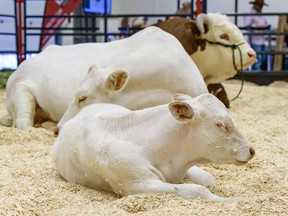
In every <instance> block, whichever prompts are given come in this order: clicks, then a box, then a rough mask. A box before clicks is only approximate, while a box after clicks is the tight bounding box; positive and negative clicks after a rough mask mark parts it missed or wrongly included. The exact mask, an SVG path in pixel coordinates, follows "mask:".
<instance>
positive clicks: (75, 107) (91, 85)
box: [55, 65, 129, 135]
mask: <svg viewBox="0 0 288 216" xmlns="http://www.w3.org/2000/svg"><path fill="white" fill-rule="evenodd" d="M128 80H129V75H128V73H127V72H126V71H124V70H122V69H117V70H114V69H111V68H101V69H99V68H97V67H96V66H95V65H92V66H90V68H89V70H88V73H87V76H86V78H85V80H84V82H83V83H82V85H81V86H80V88H79V89H78V90H77V92H76V94H75V98H74V99H73V100H72V101H71V103H70V105H69V107H68V108H67V110H66V112H65V113H64V115H63V117H62V118H61V120H60V122H59V123H58V124H57V128H56V130H55V135H58V132H59V130H60V129H61V127H62V126H63V124H64V123H65V122H66V121H68V120H69V119H71V118H73V117H74V116H75V115H76V114H77V113H78V112H80V110H81V109H82V108H83V107H85V106H88V105H90V104H94V103H109V102H110V99H111V97H112V96H113V94H114V93H117V92H119V91H121V90H122V89H123V88H125V86H126V84H127V82H128Z"/></svg>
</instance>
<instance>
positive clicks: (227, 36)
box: [220, 33, 230, 41]
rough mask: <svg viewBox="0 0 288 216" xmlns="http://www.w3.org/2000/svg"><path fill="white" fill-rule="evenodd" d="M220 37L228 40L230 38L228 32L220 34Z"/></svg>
mask: <svg viewBox="0 0 288 216" xmlns="http://www.w3.org/2000/svg"><path fill="white" fill-rule="evenodd" d="M220 38H221V39H223V40H227V41H229V40H230V38H229V35H228V34H226V33H223V34H221V35H220Z"/></svg>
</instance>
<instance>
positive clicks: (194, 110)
mask: <svg viewBox="0 0 288 216" xmlns="http://www.w3.org/2000/svg"><path fill="white" fill-rule="evenodd" d="M169 109H170V112H171V114H172V115H173V116H174V117H175V118H176V120H178V121H180V122H182V123H184V125H183V126H182V127H181V131H182V132H181V133H185V131H186V133H190V137H189V134H188V138H187V139H186V140H187V141H186V142H187V143H188V144H187V145H190V146H191V143H193V144H192V146H191V149H190V150H189V151H188V152H190V153H187V154H192V155H193V157H194V158H195V157H196V158H197V159H196V160H197V162H199V163H201V162H202V163H207V162H208V163H210V162H212V163H220V164H221V163H225V164H236V165H243V164H245V163H247V162H248V161H249V160H250V159H251V158H252V157H253V156H254V154H255V151H254V149H253V147H251V146H250V145H249V144H248V143H247V141H246V140H245V139H244V137H243V136H242V135H241V134H240V132H239V131H238V129H237V128H236V126H235V125H234V124H233V122H232V120H231V118H230V117H229V115H228V112H227V109H226V108H225V106H224V105H223V103H221V101H219V100H218V99H217V98H216V97H215V96H213V95H212V94H202V95H200V96H198V97H196V98H191V97H190V96H188V95H182V94H180V95H176V96H175V97H174V101H173V102H171V103H170V104H169ZM187 150H188V149H187Z"/></svg>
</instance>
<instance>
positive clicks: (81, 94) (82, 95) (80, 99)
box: [75, 90, 88, 107]
mask: <svg viewBox="0 0 288 216" xmlns="http://www.w3.org/2000/svg"><path fill="white" fill-rule="evenodd" d="M87 98H88V96H87V92H86V91H84V90H80V91H78V92H77V93H76V96H75V104H76V106H77V107H80V106H81V105H82V104H83V103H84V102H85V101H86V99H87Z"/></svg>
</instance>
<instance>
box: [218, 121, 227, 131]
mask: <svg viewBox="0 0 288 216" xmlns="http://www.w3.org/2000/svg"><path fill="white" fill-rule="evenodd" d="M216 126H217V127H218V128H220V129H222V130H225V131H227V132H228V131H229V128H228V126H227V125H224V124H223V123H221V122H217V123H216Z"/></svg>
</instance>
